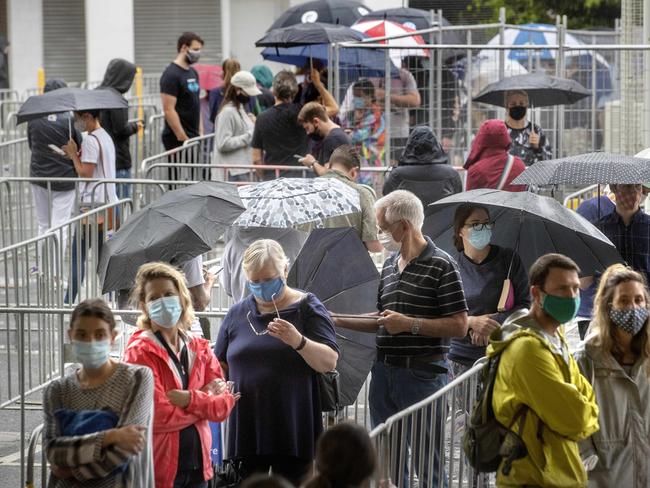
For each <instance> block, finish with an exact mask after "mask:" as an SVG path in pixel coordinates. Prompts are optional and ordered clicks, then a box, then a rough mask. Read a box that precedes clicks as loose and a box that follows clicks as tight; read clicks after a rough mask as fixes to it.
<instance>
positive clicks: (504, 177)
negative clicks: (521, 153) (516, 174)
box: [497, 154, 515, 190]
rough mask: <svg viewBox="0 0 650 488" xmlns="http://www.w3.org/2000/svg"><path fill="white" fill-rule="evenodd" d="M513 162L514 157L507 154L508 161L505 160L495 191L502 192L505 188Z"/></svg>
mask: <svg viewBox="0 0 650 488" xmlns="http://www.w3.org/2000/svg"><path fill="white" fill-rule="evenodd" d="M514 161H515V157H514V156H513V155H512V154H508V159H506V164H505V166H504V167H503V173H501V178H500V179H499V184H498V185H497V190H503V187H504V186H506V181H508V176H510V171H511V170H512V165H513V163H514Z"/></svg>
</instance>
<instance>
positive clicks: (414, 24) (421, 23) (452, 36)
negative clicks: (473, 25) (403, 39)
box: [363, 7, 465, 44]
mask: <svg viewBox="0 0 650 488" xmlns="http://www.w3.org/2000/svg"><path fill="white" fill-rule="evenodd" d="M363 20H390V21H392V22H396V23H398V24H402V25H403V26H404V27H409V28H411V29H415V30H424V29H429V28H431V27H437V26H438V16H437V15H436V16H434V19H433V21H432V20H431V14H430V13H429V12H427V11H426V10H420V9H419V8H409V7H397V8H386V9H382V10H373V11H372V12H370V13H368V14H367V15H365V16H364V18H363ZM450 25H451V23H450V22H449V21H448V20H447V19H445V18H444V17H443V18H442V26H443V27H446V26H450ZM435 36H436V33H435V32H434V39H435V40H436V42H437V39H438V38H437V37H435ZM442 43H443V44H465V41H464V40H463V38H462V37H461V35H460V32H458V31H443V33H442Z"/></svg>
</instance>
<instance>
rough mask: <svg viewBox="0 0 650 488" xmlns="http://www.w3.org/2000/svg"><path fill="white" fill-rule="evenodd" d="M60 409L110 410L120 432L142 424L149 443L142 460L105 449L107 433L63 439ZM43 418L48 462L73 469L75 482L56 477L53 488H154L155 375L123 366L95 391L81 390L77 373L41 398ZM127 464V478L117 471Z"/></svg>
mask: <svg viewBox="0 0 650 488" xmlns="http://www.w3.org/2000/svg"><path fill="white" fill-rule="evenodd" d="M59 409H70V410H75V411H79V410H110V411H112V412H115V413H116V414H117V415H118V417H119V420H118V423H117V427H118V428H119V427H124V426H126V425H132V424H135V425H144V426H146V427H147V442H146V444H145V448H144V449H143V450H142V452H140V454H138V455H135V456H133V455H130V454H128V453H126V452H124V451H122V450H120V449H119V448H117V447H114V446H110V447H108V448H105V447H102V441H103V439H104V435H105V432H106V431H100V432H96V433H93V434H87V435H80V436H62V435H61V429H60V426H59V425H58V422H57V420H56V417H55V414H54V413H55V412H56V411H57V410H59ZM43 413H44V417H45V422H44V430H43V445H44V449H45V452H46V456H47V460H48V461H49V463H50V464H51V465H54V466H57V467H59V468H69V469H70V470H71V471H72V473H73V477H71V478H67V479H60V478H57V477H55V476H54V475H53V474H52V475H50V480H49V482H48V487H49V488H72V487H82V486H83V487H84V488H153V487H154V477H153V462H152V457H151V430H152V429H151V425H152V424H151V422H152V418H153V376H152V373H151V371H150V370H149V369H148V368H145V367H141V366H133V365H129V364H125V363H119V364H118V365H117V368H116V369H115V371H114V372H113V374H112V375H111V376H110V377H109V378H108V380H107V381H106V382H105V383H104V384H102V385H100V386H97V387H94V388H82V387H81V385H80V384H79V381H78V379H77V374H76V372H75V373H74V374H71V375H69V376H66V377H64V378H61V379H59V380H56V381H54V382H52V383H51V384H50V385H48V387H47V389H46V390H45V393H44V395H43ZM124 463H128V466H129V467H128V470H126V472H125V473H121V472H119V471H117V472H115V469H116V468H118V467H119V466H121V465H123V464H124Z"/></svg>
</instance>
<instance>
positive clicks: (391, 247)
mask: <svg viewBox="0 0 650 488" xmlns="http://www.w3.org/2000/svg"><path fill="white" fill-rule="evenodd" d="M377 239H378V240H379V243H380V244H381V245H382V246H383V247H384V249H386V250H387V251H388V252H399V251H400V250H401V249H402V243H401V242H397V241H396V240H395V239H394V238H393V234H391V233H390V232H381V231H380V232H379V234H378V235H377Z"/></svg>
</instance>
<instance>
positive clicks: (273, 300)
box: [246, 293, 280, 337]
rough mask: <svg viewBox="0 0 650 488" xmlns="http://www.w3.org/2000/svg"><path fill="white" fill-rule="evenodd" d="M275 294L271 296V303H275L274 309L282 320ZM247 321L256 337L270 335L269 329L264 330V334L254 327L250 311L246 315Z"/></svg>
mask: <svg viewBox="0 0 650 488" xmlns="http://www.w3.org/2000/svg"><path fill="white" fill-rule="evenodd" d="M275 295H276V294H275V293H274V294H273V295H271V301H272V302H273V308H275V313H276V315H277V316H278V318H280V311H279V310H278V306H277V305H276V304H275ZM246 320H248V325H250V326H251V329H253V333H254V334H255V335H256V336H258V337H259V336H263V335H264V334H268V333H269V329H264V330H263V331H262V332H258V331H257V329H255V326H254V325H253V322H251V311H250V310H249V311H248V313H247V314H246Z"/></svg>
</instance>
